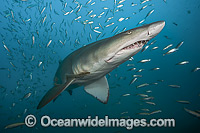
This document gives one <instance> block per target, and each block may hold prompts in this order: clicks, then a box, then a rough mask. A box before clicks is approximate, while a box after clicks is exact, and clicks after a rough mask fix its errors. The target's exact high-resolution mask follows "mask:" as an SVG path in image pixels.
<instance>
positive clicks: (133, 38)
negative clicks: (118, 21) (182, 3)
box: [37, 21, 165, 109]
mask: <svg viewBox="0 0 200 133" xmlns="http://www.w3.org/2000/svg"><path fill="white" fill-rule="evenodd" d="M164 26H165V22H164V21H157V22H154V23H151V24H148V25H144V26H141V27H137V28H134V29H130V30H128V31H125V32H122V33H120V34H117V35H115V36H113V37H109V38H106V39H103V40H100V41H97V42H94V43H91V44H88V45H86V46H84V47H82V48H80V49H78V50H76V51H74V52H72V53H71V54H70V55H68V56H67V57H66V58H65V59H64V60H63V61H62V62H61V63H60V65H59V67H58V69H57V72H56V74H55V77H54V86H53V88H51V89H50V90H49V91H48V92H47V93H46V94H45V96H44V97H43V98H42V100H41V101H40V103H39V105H38V107H37V109H40V108H42V107H44V106H45V105H46V104H48V103H49V102H50V101H51V100H53V99H54V98H56V97H57V96H58V95H59V94H60V93H61V92H62V91H64V90H65V89H66V90H72V89H74V88H77V87H79V86H84V90H85V91H86V92H87V93H89V94H90V95H92V96H94V97H95V98H96V99H98V100H99V101H101V102H102V103H107V102H108V98H109V85H108V82H107V79H106V74H108V73H109V72H111V71H112V70H113V69H115V68H116V67H117V66H119V65H120V64H122V63H123V62H125V61H127V60H128V59H129V58H130V57H132V56H134V55H135V54H137V53H138V52H139V51H140V50H141V49H142V48H143V46H144V45H145V44H146V43H147V42H148V41H149V40H151V39H152V38H154V37H155V36H156V35H158V34H159V33H160V32H161V30H162V29H163V27H164Z"/></svg>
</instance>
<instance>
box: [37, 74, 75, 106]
mask: <svg viewBox="0 0 200 133" xmlns="http://www.w3.org/2000/svg"><path fill="white" fill-rule="evenodd" d="M74 80H75V78H71V79H70V78H68V80H67V82H66V83H64V84H61V85H56V86H54V87H53V88H51V89H50V90H49V91H48V92H47V93H46V94H45V96H44V97H43V98H42V100H41V101H40V103H39V104H38V106H37V109H40V108H42V107H44V106H45V105H46V104H48V103H49V102H50V101H51V100H53V99H54V98H56V97H57V96H58V95H59V94H60V93H61V92H63V91H64V90H65V89H66V88H67V87H68V86H69V85H70V84H71V83H72V82H73V81H74Z"/></svg>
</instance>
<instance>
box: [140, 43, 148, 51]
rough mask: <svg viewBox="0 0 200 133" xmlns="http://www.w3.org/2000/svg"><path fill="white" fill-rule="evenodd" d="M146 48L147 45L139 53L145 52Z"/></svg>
mask: <svg viewBox="0 0 200 133" xmlns="http://www.w3.org/2000/svg"><path fill="white" fill-rule="evenodd" d="M148 48H149V45H147V46H145V47H144V48H143V49H142V50H141V52H144V51H145V50H147V49H148Z"/></svg>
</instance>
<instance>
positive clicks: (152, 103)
mask: <svg viewBox="0 0 200 133" xmlns="http://www.w3.org/2000/svg"><path fill="white" fill-rule="evenodd" d="M145 103H147V104H151V105H156V104H155V103H154V102H145Z"/></svg>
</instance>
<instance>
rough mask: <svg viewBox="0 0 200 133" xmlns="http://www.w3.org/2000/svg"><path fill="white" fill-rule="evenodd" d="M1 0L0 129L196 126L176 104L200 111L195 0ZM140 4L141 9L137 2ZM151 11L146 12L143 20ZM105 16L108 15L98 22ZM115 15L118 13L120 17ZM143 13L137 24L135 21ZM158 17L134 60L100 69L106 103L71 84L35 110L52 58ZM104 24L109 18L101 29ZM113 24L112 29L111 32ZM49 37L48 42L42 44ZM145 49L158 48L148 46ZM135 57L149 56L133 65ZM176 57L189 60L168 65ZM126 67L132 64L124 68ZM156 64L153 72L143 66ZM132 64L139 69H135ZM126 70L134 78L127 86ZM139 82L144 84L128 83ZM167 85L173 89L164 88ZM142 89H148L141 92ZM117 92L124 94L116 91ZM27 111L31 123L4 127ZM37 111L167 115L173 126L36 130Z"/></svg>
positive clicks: (48, 81) (48, 84)
mask: <svg viewBox="0 0 200 133" xmlns="http://www.w3.org/2000/svg"><path fill="white" fill-rule="evenodd" d="M1 2H2V4H1V5H0V6H1V12H0V18H1V19H0V24H1V25H0V29H1V33H0V34H1V36H0V42H1V46H0V51H1V57H0V58H1V60H0V74H1V80H0V92H1V95H0V101H1V102H0V132H198V131H199V129H200V128H199V124H200V121H199V119H198V118H197V117H195V116H192V115H191V114H189V113H188V112H186V111H185V110H184V108H187V109H190V110H193V111H196V110H200V104H199V102H200V88H199V77H200V71H196V72H192V70H193V69H195V68H197V67H200V61H199V58H200V54H199V51H200V46H199V40H198V39H199V38H198V37H199V35H200V27H199V22H200V17H199V12H200V1H199V0H190V1H188V0H176V1H173V0H166V1H163V0H151V1H146V2H145V1H143V0H141V1H140V0H135V1H130V0H126V1H124V2H122V3H119V2H120V1H119V0H117V1H116V3H115V0H96V1H95V0H92V1H90V0H79V1H78V0H74V1H66V0H56V1H53V0H52V1H49V0H34V1H32V0H12V1H9V0H2V1H1ZM94 2H95V3H94ZM142 2H144V3H142ZM87 3H88V4H87ZM119 5H123V6H122V7H119ZM146 5H147V7H144V6H146ZM142 8H144V9H142ZM140 9H142V10H140ZM152 10H154V12H153V13H152V14H150V15H149V16H148V17H146V18H145V16H146V15H147V14H148V13H149V12H150V11H152ZM64 14H65V15H64ZM100 14H101V15H100ZM91 15H93V16H91ZM95 15H96V16H95ZM79 16H81V17H79ZM112 17H113V18H112ZM108 18H110V20H109V21H108V22H106V21H107V20H108ZM120 18H125V19H124V20H123V21H121V22H120V21H119V19H120ZM143 19H145V20H144V22H143V23H141V24H138V23H139V22H141V21H142V20H143ZM159 20H164V21H165V22H166V25H165V27H164V29H163V30H162V31H161V33H160V34H159V35H158V36H156V37H155V38H154V39H152V40H151V41H150V42H149V43H148V44H150V43H151V42H153V41H156V42H155V43H154V44H152V45H150V46H149V48H148V49H147V50H146V51H144V52H142V53H141V52H139V53H138V54H136V55H135V56H134V57H133V58H134V60H128V61H127V62H125V63H123V64H122V65H120V66H119V67H118V68H116V69H115V70H113V71H112V72H111V73H110V75H107V78H108V82H109V86H110V96H109V101H108V103H107V104H102V103H100V102H99V101H98V100H96V99H95V98H93V97H92V96H90V95H88V94H87V93H86V92H85V91H84V89H83V87H79V88H77V89H74V90H73V93H72V96H70V95H69V93H68V92H66V91H65V92H63V93H62V94H61V96H59V97H58V99H56V101H55V102H50V103H49V104H48V105H47V106H45V107H44V108H42V109H40V110H37V109H36V108H37V105H38V103H39V102H40V100H41V98H42V97H43V96H44V94H45V93H46V92H47V91H48V90H49V89H50V88H52V86H53V78H54V75H55V72H56V70H57V68H58V65H59V61H60V60H63V59H64V58H65V57H66V56H67V55H69V54H70V53H71V52H73V51H74V50H76V49H78V48H81V47H82V46H84V45H87V44H89V43H92V42H95V41H97V40H101V39H104V38H107V37H111V36H113V35H115V34H118V33H120V32H121V31H123V30H124V28H126V29H125V30H128V29H132V28H134V27H138V26H142V25H143V24H149V23H152V22H155V21H159ZM88 22H90V23H91V24H88ZM111 23H114V24H113V25H111V26H109V27H106V25H108V24H111ZM116 26H118V27H117V29H116V30H115V31H113V30H114V28H115V27H116ZM95 27H99V28H97V29H96V30H97V31H100V32H102V34H100V36H99V33H96V32H94V30H93V29H94V28H95ZM112 31H113V32H112ZM98 36H99V37H98ZM33 38H34V39H33ZM33 40H34V42H33ZM50 40H52V42H51V43H50V45H49V46H48V47H47V44H48V43H49V41H50ZM182 41H184V43H183V45H182V46H181V47H180V48H179V50H178V51H177V52H174V53H171V54H169V55H165V56H163V54H164V53H166V52H167V51H168V50H169V49H171V48H174V47H175V46H176V45H177V44H179V43H180V42H182ZM169 44H173V46H172V47H171V48H169V49H168V50H165V51H164V50H163V48H164V47H165V46H167V45H169ZM153 47H158V49H156V50H152V48H153ZM142 59H151V61H150V62H147V63H138V61H140V60H142ZM181 61H189V64H185V65H176V64H177V63H179V62H181ZM128 64H134V66H133V65H131V66H130V65H128ZM133 67H135V68H136V70H133V71H128V70H129V69H131V68H133ZM156 67H159V68H160V70H155V71H152V70H151V69H152V68H156ZM139 69H144V71H142V72H136V71H137V70H139ZM133 75H142V77H140V78H138V79H137V81H136V82H135V83H134V84H131V85H129V83H130V81H131V80H132V79H133ZM161 80H162V82H161ZM143 83H148V84H150V85H148V86H146V87H141V88H136V86H138V85H141V84H143ZM152 83H157V84H154V85H153V84H152ZM168 85H178V86H180V87H179V88H172V87H170V86H168ZM149 90H150V91H151V93H148V92H147V91H149ZM28 93H31V95H30V97H28V98H24V96H25V95H26V94H28ZM124 94H130V95H129V96H123V95H124ZM138 94H145V95H148V96H149V97H154V99H153V100H150V101H151V102H153V103H155V105H149V104H147V103H145V101H144V100H142V97H140V96H139V95H138ZM177 100H182V101H189V102H190V104H182V103H178V102H177ZM141 109H149V110H150V112H152V111H156V110H161V112H160V113H155V114H152V115H139V114H138V113H142V112H144V111H142V110H141ZM29 114H32V115H34V116H35V117H36V118H37V120H38V122H37V124H36V125H35V126H34V127H32V128H29V127H27V126H25V125H23V126H21V127H17V128H12V129H4V128H5V126H7V125H9V124H13V123H18V122H24V119H25V117H26V116H27V115H29ZM44 115H48V116H50V117H51V118H56V119H59V118H62V119H65V118H87V117H88V116H91V117H92V118H94V117H95V116H98V117H99V118H104V117H105V116H109V118H133V119H136V118H137V119H142V118H145V119H147V120H150V119H153V118H155V119H160V118H161V119H165V118H170V119H171V118H173V119H175V121H176V123H175V127H134V128H133V129H131V130H127V129H126V128H125V127H115V128H112V127H82V128H75V127H70V128H69V127H68V128H66V127H47V128H44V127H42V126H41V125H40V122H39V119H40V118H41V117H42V116H44Z"/></svg>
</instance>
